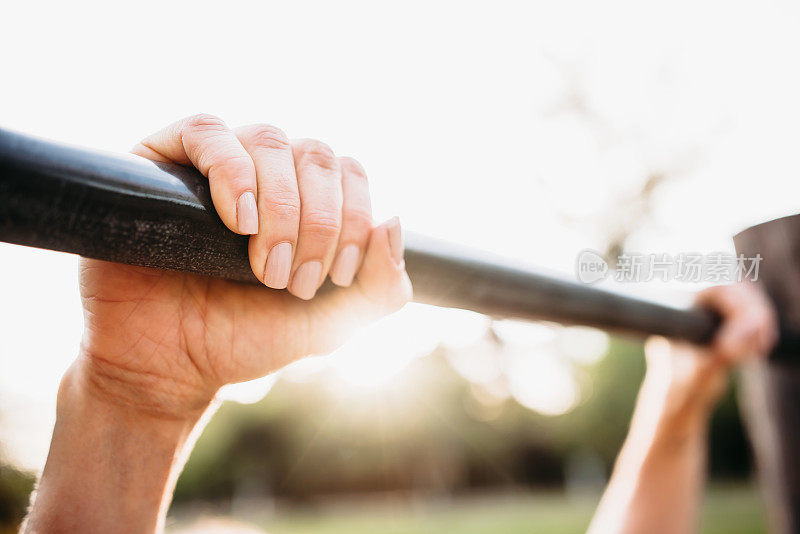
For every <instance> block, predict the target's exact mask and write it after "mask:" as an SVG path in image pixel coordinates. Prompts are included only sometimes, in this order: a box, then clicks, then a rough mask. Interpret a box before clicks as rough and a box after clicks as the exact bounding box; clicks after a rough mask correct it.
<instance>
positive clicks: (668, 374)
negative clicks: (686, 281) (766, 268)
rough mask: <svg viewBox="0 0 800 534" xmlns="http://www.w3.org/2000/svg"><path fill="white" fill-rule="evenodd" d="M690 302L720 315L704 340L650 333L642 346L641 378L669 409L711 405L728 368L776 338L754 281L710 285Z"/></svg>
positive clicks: (769, 306) (758, 353) (751, 357)
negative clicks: (679, 339)
mask: <svg viewBox="0 0 800 534" xmlns="http://www.w3.org/2000/svg"><path fill="white" fill-rule="evenodd" d="M696 303H697V304H698V305H700V306H704V307H708V308H711V309H713V310H715V311H716V312H717V313H719V314H720V316H721V317H722V324H721V325H720V328H719V331H718V332H717V335H716V337H715V338H714V340H713V341H712V343H711V344H710V345H709V346H705V347H701V346H697V345H691V344H688V343H683V342H668V341H667V340H665V339H664V338H652V339H650V340H648V343H647V345H646V347H645V350H646V355H647V377H646V379H645V383H646V384H648V385H650V386H651V387H652V386H653V385H655V384H658V387H659V388H661V389H662V391H663V392H664V393H665V394H666V395H667V404H668V405H669V406H668V409H670V410H671V411H672V412H674V413H684V412H685V411H686V410H690V411H691V410H698V409H699V410H700V411H704V412H705V411H708V410H709V409H711V408H713V406H714V404H715V403H716V401H717V400H718V399H719V398H720V397H721V395H722V394H723V393H724V391H725V388H726V387H727V383H728V376H729V373H730V370H731V369H732V368H734V367H737V366H739V365H743V364H746V363H748V362H750V361H753V360H756V359H759V358H763V357H764V356H766V355H767V354H768V353H769V352H770V350H771V349H772V347H773V346H774V344H775V342H776V341H777V339H778V328H777V320H776V315H775V311H774V309H773V308H772V304H771V303H770V301H769V300H768V298H767V296H766V295H765V293H764V292H763V290H762V289H761V287H760V286H758V285H757V284H753V283H738V284H733V285H725V286H717V287H712V288H709V289H706V290H705V291H702V292H700V293H699V294H698V297H697V300H696Z"/></svg>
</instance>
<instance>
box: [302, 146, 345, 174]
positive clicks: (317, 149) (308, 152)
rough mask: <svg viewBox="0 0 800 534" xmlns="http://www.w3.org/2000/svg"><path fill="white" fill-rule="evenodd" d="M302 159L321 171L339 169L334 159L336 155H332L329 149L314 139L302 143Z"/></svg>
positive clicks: (337, 162)
mask: <svg viewBox="0 0 800 534" xmlns="http://www.w3.org/2000/svg"><path fill="white" fill-rule="evenodd" d="M302 158H303V159H304V160H305V161H306V162H307V163H310V164H311V165H315V166H317V167H321V168H323V169H327V170H338V169H339V161H338V160H337V159H336V154H334V153H333V150H331V147H329V146H328V145H326V144H325V143H323V142H322V141H317V140H316V139H309V140H307V141H305V142H304V143H303V154H302Z"/></svg>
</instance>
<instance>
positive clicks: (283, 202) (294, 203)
mask: <svg viewBox="0 0 800 534" xmlns="http://www.w3.org/2000/svg"><path fill="white" fill-rule="evenodd" d="M264 209H265V210H266V211H268V212H269V213H271V214H272V215H274V216H275V217H277V218H278V219H281V220H295V221H297V220H299V219H300V200H299V199H298V198H296V197H294V198H292V197H289V196H284V197H278V198H276V197H272V198H268V199H266V200H265V201H264Z"/></svg>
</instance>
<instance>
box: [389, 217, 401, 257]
mask: <svg viewBox="0 0 800 534" xmlns="http://www.w3.org/2000/svg"><path fill="white" fill-rule="evenodd" d="M387 229H388V230H389V248H391V250H392V259H394V262H395V263H396V264H397V265H398V266H399V265H401V264H402V263H403V235H402V233H401V231H400V219H398V218H397V217H393V218H392V220H391V221H389V224H388V226H387Z"/></svg>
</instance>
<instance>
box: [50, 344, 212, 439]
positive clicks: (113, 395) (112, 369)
mask: <svg viewBox="0 0 800 534" xmlns="http://www.w3.org/2000/svg"><path fill="white" fill-rule="evenodd" d="M153 358H159V359H161V360H162V361H169V357H168V355H164V354H134V353H128V354H126V355H125V359H124V360H123V361H120V360H121V358H119V357H116V358H108V357H106V356H105V352H104V351H103V350H100V349H98V348H96V347H93V346H92V345H91V344H88V343H85V342H84V343H83V344H82V346H81V352H80V355H79V357H78V358H77V360H76V361H75V362H74V363H73V365H72V366H71V367H70V369H69V370H68V371H67V373H66V374H65V376H64V379H63V380H62V383H61V388H60V391H59V396H61V390H65V389H67V388H69V389H75V390H80V391H82V392H83V393H84V394H86V395H90V396H93V397H95V398H96V399H98V400H100V401H101V402H103V403H104V404H108V405H113V406H117V407H120V408H129V409H130V410H131V411H132V412H140V413H141V415H142V416H152V417H154V418H161V419H168V420H175V421H184V422H188V423H189V424H192V423H193V422H196V421H197V420H198V419H199V418H200V417H201V416H202V414H203V413H204V412H205V411H206V409H207V408H208V406H209V405H210V404H212V402H213V401H214V398H215V396H216V393H217V391H218V390H219V387H215V386H212V385H210V384H209V383H208V382H206V381H205V380H203V379H202V378H198V377H197V376H191V375H189V376H186V377H183V378H179V377H176V376H171V375H170V373H167V372H166V370H165V371H164V372H161V373H156V372H152V371H147V370H142V369H137V368H136V366H135V365H126V364H125V361H130V362H135V361H137V360H139V361H148V359H150V360H152V359H153ZM167 368H169V366H167ZM187 374H188V373H187Z"/></svg>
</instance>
